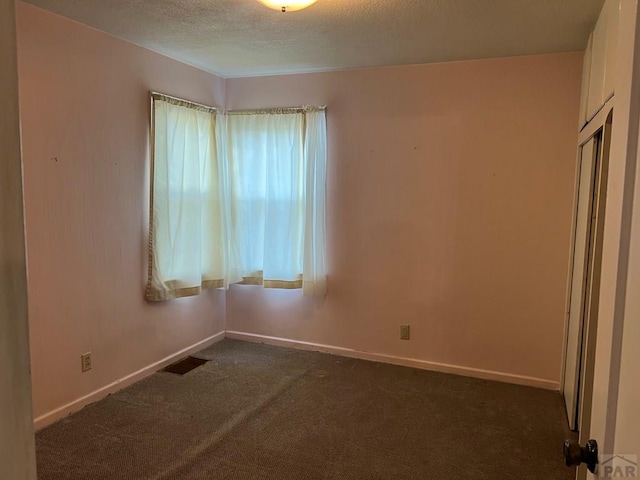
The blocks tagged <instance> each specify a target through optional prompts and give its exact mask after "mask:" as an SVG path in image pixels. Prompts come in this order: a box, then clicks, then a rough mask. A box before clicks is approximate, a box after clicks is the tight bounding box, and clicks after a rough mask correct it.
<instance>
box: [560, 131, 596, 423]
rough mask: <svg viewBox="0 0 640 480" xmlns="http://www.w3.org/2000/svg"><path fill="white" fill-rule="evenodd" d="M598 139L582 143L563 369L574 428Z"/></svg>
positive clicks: (569, 416)
mask: <svg viewBox="0 0 640 480" xmlns="http://www.w3.org/2000/svg"><path fill="white" fill-rule="evenodd" d="M595 161H596V152H595V142H594V139H593V138H592V139H591V140H589V141H588V142H587V143H585V144H584V145H583V147H582V151H581V155H580V173H579V187H578V207H577V212H576V225H575V234H574V250H573V269H572V277H571V297H570V298H571V301H570V310H569V326H568V334H567V354H566V362H565V372H564V385H563V392H564V399H565V403H566V406H567V415H568V418H569V425H570V427H571V429H573V430H575V429H576V428H577V422H576V420H577V404H578V398H579V379H580V364H581V362H580V357H581V345H582V330H583V312H584V302H585V286H586V278H587V263H588V256H589V237H590V228H591V210H592V203H593V201H592V199H593V186H594V185H593V183H594V172H595Z"/></svg>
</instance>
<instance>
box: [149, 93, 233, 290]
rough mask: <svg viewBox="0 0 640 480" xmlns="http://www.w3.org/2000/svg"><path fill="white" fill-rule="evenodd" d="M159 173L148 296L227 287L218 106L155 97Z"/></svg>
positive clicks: (155, 169)
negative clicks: (217, 122)
mask: <svg viewBox="0 0 640 480" xmlns="http://www.w3.org/2000/svg"><path fill="white" fill-rule="evenodd" d="M152 105H153V106H152V109H153V112H152V122H153V125H152V132H153V139H152V146H153V155H152V175H151V215H150V217H151V219H150V232H149V275H148V284H147V290H146V298H147V300H150V301H162V300H169V299H172V298H178V297H184V296H189V295H196V294H198V293H200V291H201V290H202V289H203V288H208V287H221V286H224V283H225V282H224V277H225V272H224V270H225V262H224V255H225V248H224V246H225V243H224V231H223V219H224V212H223V208H222V198H221V191H220V188H219V184H220V173H221V170H222V166H221V165H220V162H219V157H218V146H217V142H216V111H215V109H213V108H209V107H205V106H202V105H198V104H194V103H190V102H185V101H182V100H178V99H174V98H173V97H169V96H165V95H160V94H152Z"/></svg>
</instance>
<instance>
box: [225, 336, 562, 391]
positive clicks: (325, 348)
mask: <svg viewBox="0 0 640 480" xmlns="http://www.w3.org/2000/svg"><path fill="white" fill-rule="evenodd" d="M226 337H227V338H234V339H236V340H245V341H248V342H256V343H266V344H268V345H277V346H281V347H291V348H297V349H300V350H313V351H319V352H324V353H331V354H334V355H340V356H343V357H351V358H359V359H362V360H370V361H374V362H382V363H390V364H393V365H401V366H404V367H413V368H420V369H422V370H432V371H435V372H442V373H452V374H455V375H462V376H465V377H474V378H482V379H485V380H496V381H498V382H505V383H514V384H517V385H526V386H529V387H537V388H544V389H546V390H556V391H560V383H559V382H557V381H553V380H545V379H543V378H536V377H527V376H525V375H514V374H512V373H503V372H495V371H492V370H482V369H479V368H471V367H463V366H459V365H450V364H446V363H438V362H430V361H428V360H418V359H415V358H406V357H397V356H394V355H386V354H384V353H370V352H361V351H358V350H353V349H351V348H344V347H335V346H333V345H323V344H320V343H311V342H302V341H299V340H291V339H288V338H280V337H269V336H267V335H257V334H255V333H246V332H235V331H231V330H227V332H226Z"/></svg>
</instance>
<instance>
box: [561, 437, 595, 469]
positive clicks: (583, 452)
mask: <svg viewBox="0 0 640 480" xmlns="http://www.w3.org/2000/svg"><path fill="white" fill-rule="evenodd" d="M564 461H565V463H566V464H567V467H577V466H578V465H580V464H581V463H584V464H586V465H587V468H588V469H589V471H590V472H591V473H596V468H597V466H598V442H596V441H595V440H589V441H588V442H587V444H586V445H585V446H584V447H581V446H580V444H579V443H578V442H576V441H575V440H565V441H564Z"/></svg>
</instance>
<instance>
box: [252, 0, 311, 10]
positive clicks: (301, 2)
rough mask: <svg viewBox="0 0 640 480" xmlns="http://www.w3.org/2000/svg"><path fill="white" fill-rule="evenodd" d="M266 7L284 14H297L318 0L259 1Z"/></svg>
mask: <svg viewBox="0 0 640 480" xmlns="http://www.w3.org/2000/svg"><path fill="white" fill-rule="evenodd" d="M258 1H259V2H260V3H262V4H263V5H264V6H266V7H269V8H272V9H274V10H279V11H280V12H282V13H286V12H295V11H296V10H302V9H303V8H307V7H308V6H309V5H312V4H314V3H316V1H317V0H258Z"/></svg>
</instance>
